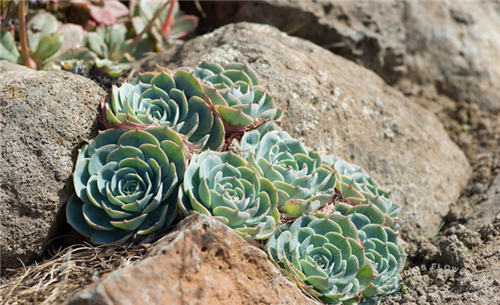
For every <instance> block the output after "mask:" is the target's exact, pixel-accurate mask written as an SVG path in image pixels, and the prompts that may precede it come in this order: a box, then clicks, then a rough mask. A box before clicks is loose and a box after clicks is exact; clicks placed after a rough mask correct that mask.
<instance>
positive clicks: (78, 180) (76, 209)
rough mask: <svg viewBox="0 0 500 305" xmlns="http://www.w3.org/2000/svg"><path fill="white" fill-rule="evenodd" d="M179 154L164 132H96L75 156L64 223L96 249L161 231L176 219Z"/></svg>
mask: <svg viewBox="0 0 500 305" xmlns="http://www.w3.org/2000/svg"><path fill="white" fill-rule="evenodd" d="M184 154H185V152H184V145H183V141H182V139H181V138H180V137H179V135H178V134H177V133H176V132H174V131H172V130H171V129H170V128H168V127H153V128H148V129H145V130H129V131H124V130H119V129H108V130H106V131H103V132H101V133H99V135H98V136H97V137H96V138H95V139H94V140H92V141H90V143H89V144H88V145H85V146H84V147H83V148H82V149H81V150H80V152H79V154H78V159H77V162H76V166H75V171H74V173H73V182H74V187H75V192H76V196H74V195H73V196H72V197H71V198H70V199H69V200H68V204H67V207H66V216H67V219H68V222H69V223H70V224H71V225H72V226H73V228H75V229H76V230H77V231H78V232H79V233H81V234H82V235H84V236H86V237H88V238H90V240H91V241H92V242H93V243H96V244H108V243H117V244H122V243H125V242H127V241H129V240H130V239H131V238H132V237H134V235H136V234H137V235H146V234H149V233H151V232H153V231H156V230H158V229H160V228H162V227H165V226H167V225H168V224H170V223H171V221H172V220H173V219H174V218H175V216H176V206H177V204H176V194H177V189H178V186H179V183H180V181H181V180H182V177H183V176H184V170H185V158H184Z"/></svg>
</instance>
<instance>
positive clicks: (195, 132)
mask: <svg viewBox="0 0 500 305" xmlns="http://www.w3.org/2000/svg"><path fill="white" fill-rule="evenodd" d="M212 106H213V105H210V104H209V102H207V101H206V100H205V99H204V92H203V86H202V85H201V84H200V82H199V81H198V79H197V78H196V77H195V76H194V75H193V74H192V73H189V72H186V71H183V70H179V71H176V72H175V73H172V72H170V71H169V70H168V69H166V68H157V69H156V70H155V71H153V72H148V73H142V74H140V75H139V76H138V77H137V78H136V79H134V80H133V81H132V83H123V84H122V85H121V86H120V87H116V86H113V88H112V93H111V97H110V100H109V101H108V103H105V104H104V105H103V115H104V116H105V118H104V119H103V120H102V121H103V125H104V126H105V127H114V128H116V127H120V126H123V127H143V126H150V125H156V126H170V127H172V128H173V129H175V130H176V131H177V132H179V133H182V134H184V135H186V137H187V138H188V140H189V141H190V142H192V143H194V144H196V145H199V146H200V147H202V148H210V149H213V150H218V149H220V148H221V147H222V145H223V144H224V136H225V131H224V125H223V122H222V120H221V119H220V118H219V116H218V115H217V113H216V111H215V110H213V108H212Z"/></svg>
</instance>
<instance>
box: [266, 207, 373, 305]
mask: <svg viewBox="0 0 500 305" xmlns="http://www.w3.org/2000/svg"><path fill="white" fill-rule="evenodd" d="M266 247H267V250H268V253H269V257H270V259H271V260H272V261H274V262H275V263H276V264H277V265H278V266H280V267H283V268H284V269H285V271H286V274H287V275H288V276H289V277H290V278H291V279H292V280H293V281H295V282H296V283H297V284H298V285H299V287H301V288H303V289H305V290H306V291H307V292H308V293H310V294H311V295H313V296H316V297H318V298H320V299H321V300H322V301H323V302H325V303H327V304H356V299H357V298H359V296H360V294H361V292H362V291H364V290H365V289H366V288H367V287H369V285H370V283H371V282H372V279H373V268H372V266H371V263H370V261H369V260H367V259H366V257H365V254H364V251H363V245H362V244H361V241H360V239H359V237H358V230H357V229H356V226H355V225H354V224H353V223H352V221H351V220H350V219H349V218H348V217H345V216H342V215H330V216H325V215H322V214H316V215H314V216H313V215H306V216H301V217H299V218H297V219H296V220H295V221H294V222H293V223H292V224H285V225H282V226H280V228H279V230H278V231H277V232H276V233H275V234H274V235H272V236H271V238H270V239H269V241H268V243H267V246H266Z"/></svg>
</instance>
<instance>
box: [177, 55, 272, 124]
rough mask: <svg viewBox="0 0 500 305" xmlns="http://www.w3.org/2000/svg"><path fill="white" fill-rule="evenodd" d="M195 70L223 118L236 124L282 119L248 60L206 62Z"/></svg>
mask: <svg viewBox="0 0 500 305" xmlns="http://www.w3.org/2000/svg"><path fill="white" fill-rule="evenodd" d="M184 69H187V70H188V71H192V72H193V73H194V75H195V76H196V77H197V78H199V79H200V80H201V81H202V82H203V83H204V84H206V85H208V88H206V89H205V93H206V94H207V95H208V96H209V98H210V100H211V101H212V103H213V104H214V105H215V108H216V109H217V111H218V112H219V113H220V115H221V116H222V118H223V119H224V120H225V121H226V122H227V123H228V124H229V125H230V126H232V127H233V128H234V127H237V126H247V125H250V124H253V123H256V122H257V121H259V120H279V119H280V118H281V116H282V111H281V110H280V109H279V108H277V107H276V105H275V103H274V100H273V98H272V97H271V95H269V93H268V92H267V91H266V90H264V89H263V88H262V87H260V86H259V80H258V77H257V74H256V73H255V72H254V71H253V70H252V69H251V68H250V67H249V66H248V65H245V64H240V63H232V64H227V65H223V66H221V65H218V64H214V63H208V62H202V63H200V64H199V65H197V66H196V67H194V68H184Z"/></svg>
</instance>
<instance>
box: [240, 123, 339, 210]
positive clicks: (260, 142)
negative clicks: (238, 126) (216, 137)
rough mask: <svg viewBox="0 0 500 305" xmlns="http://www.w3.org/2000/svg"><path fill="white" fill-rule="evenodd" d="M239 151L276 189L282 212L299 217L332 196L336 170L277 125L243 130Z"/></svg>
mask: <svg viewBox="0 0 500 305" xmlns="http://www.w3.org/2000/svg"><path fill="white" fill-rule="evenodd" d="M240 150H241V152H242V153H243V154H244V155H245V157H246V158H247V159H248V160H249V161H250V162H251V163H252V164H253V165H254V167H255V168H257V170H258V171H259V173H260V174H261V175H262V176H263V177H266V178H267V179H269V180H270V181H271V182H272V183H273V184H274V186H275V187H276V189H277V190H278V208H279V210H280V211H281V212H284V213H287V214H289V215H291V216H300V215H302V214H304V213H310V212H314V211H316V210H318V209H319V208H321V207H323V206H324V205H325V204H327V203H328V202H329V201H331V200H332V199H333V195H334V193H335V179H336V176H335V171H334V170H333V169H332V168H331V167H330V166H329V165H327V164H323V163H322V162H321V157H320V156H319V155H318V154H317V153H315V152H313V151H311V150H310V149H309V148H307V147H306V146H304V145H303V144H302V143H301V142H300V141H298V140H296V139H293V138H292V137H291V136H290V135H289V134H288V133H286V132H284V131H282V130H281V128H279V127H278V126H277V125H276V124H274V123H272V122H268V123H266V124H264V125H262V126H261V127H259V128H258V129H254V130H251V131H249V132H247V133H245V134H244V135H243V137H242V139H241V149H240Z"/></svg>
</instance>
